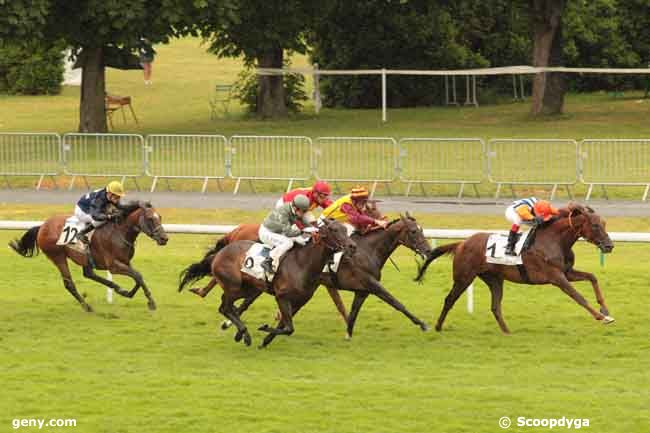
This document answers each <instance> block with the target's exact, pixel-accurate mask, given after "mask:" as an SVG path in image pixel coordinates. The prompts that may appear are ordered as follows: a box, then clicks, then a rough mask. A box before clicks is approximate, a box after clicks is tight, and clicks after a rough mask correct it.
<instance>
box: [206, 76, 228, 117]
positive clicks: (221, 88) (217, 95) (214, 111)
mask: <svg viewBox="0 0 650 433" xmlns="http://www.w3.org/2000/svg"><path fill="white" fill-rule="evenodd" d="M232 88H233V86H232V85H231V84H217V85H215V86H214V94H213V95H212V98H211V99H210V100H209V101H208V103H209V104H210V119H216V118H217V117H218V116H219V111H220V108H221V109H223V112H224V114H226V115H227V114H228V106H229V105H230V98H231V96H232Z"/></svg>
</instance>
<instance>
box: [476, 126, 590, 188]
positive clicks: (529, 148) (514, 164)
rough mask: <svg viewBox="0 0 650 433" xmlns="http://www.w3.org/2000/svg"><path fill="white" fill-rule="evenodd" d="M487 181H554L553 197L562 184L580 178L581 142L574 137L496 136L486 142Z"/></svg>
mask: <svg viewBox="0 0 650 433" xmlns="http://www.w3.org/2000/svg"><path fill="white" fill-rule="evenodd" d="M486 159H487V177H488V181H489V182H491V183H495V184H496V185H497V190H496V194H495V197H496V198H499V194H500V191H501V186H502V185H503V184H506V185H510V188H511V189H512V186H513V185H552V186H553V189H552V190H551V200H552V199H553V198H554V197H555V192H556V191H557V188H558V186H559V185H563V186H565V187H566V190H567V193H568V194H569V196H570V197H573V195H572V193H571V190H570V188H569V187H570V186H571V185H575V183H576V182H577V181H578V171H579V164H578V143H576V141H575V140H546V139H507V140H505V139H493V140H490V141H489V142H488V146H487V154H486ZM513 195H514V190H513Z"/></svg>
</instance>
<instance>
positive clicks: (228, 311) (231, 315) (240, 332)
mask: <svg viewBox="0 0 650 433" xmlns="http://www.w3.org/2000/svg"><path fill="white" fill-rule="evenodd" d="M219 312H220V313H221V314H223V315H224V316H225V317H226V318H227V319H229V320H230V321H231V322H232V323H233V324H234V325H235V326H236V327H237V334H235V341H236V342H239V341H240V340H241V339H242V337H243V338H244V344H246V346H250V345H251V336H250V334H249V333H248V329H246V325H244V322H242V320H241V318H240V317H239V315H238V314H237V311H236V309H235V305H234V304H233V299H231V298H230V296H228V294H226V292H224V294H223V295H222V296H221V305H220V306H219Z"/></svg>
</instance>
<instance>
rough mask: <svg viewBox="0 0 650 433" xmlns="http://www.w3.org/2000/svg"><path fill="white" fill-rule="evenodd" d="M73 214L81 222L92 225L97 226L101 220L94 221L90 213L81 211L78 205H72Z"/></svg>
mask: <svg viewBox="0 0 650 433" xmlns="http://www.w3.org/2000/svg"><path fill="white" fill-rule="evenodd" d="M74 216H76V217H77V219H78V220H79V221H81V222H82V223H86V224H92V225H93V227H97V226H99V225H101V224H102V222H101V221H95V220H94V219H93V217H91V216H90V214H87V213H86V212H84V211H82V210H81V208H80V207H79V206H75V207H74Z"/></svg>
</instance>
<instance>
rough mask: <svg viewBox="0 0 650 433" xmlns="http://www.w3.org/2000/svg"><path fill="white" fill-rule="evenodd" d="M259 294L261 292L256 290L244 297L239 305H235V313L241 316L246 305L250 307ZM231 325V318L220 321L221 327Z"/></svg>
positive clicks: (224, 327)
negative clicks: (251, 294)
mask: <svg viewBox="0 0 650 433" xmlns="http://www.w3.org/2000/svg"><path fill="white" fill-rule="evenodd" d="M261 294H262V292H257V293H255V294H254V295H253V296H249V297H248V298H246V299H244V301H243V302H242V303H241V305H240V306H239V307H235V312H236V313H237V315H238V316H239V317H240V318H241V315H242V314H244V312H245V311H246V310H248V307H250V306H251V305H252V304H253V302H255V300H256V299H257V298H259V297H260V295H261ZM231 325H232V321H231V320H224V321H223V322H222V323H221V329H223V330H226V329H228V328H230V326H231Z"/></svg>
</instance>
